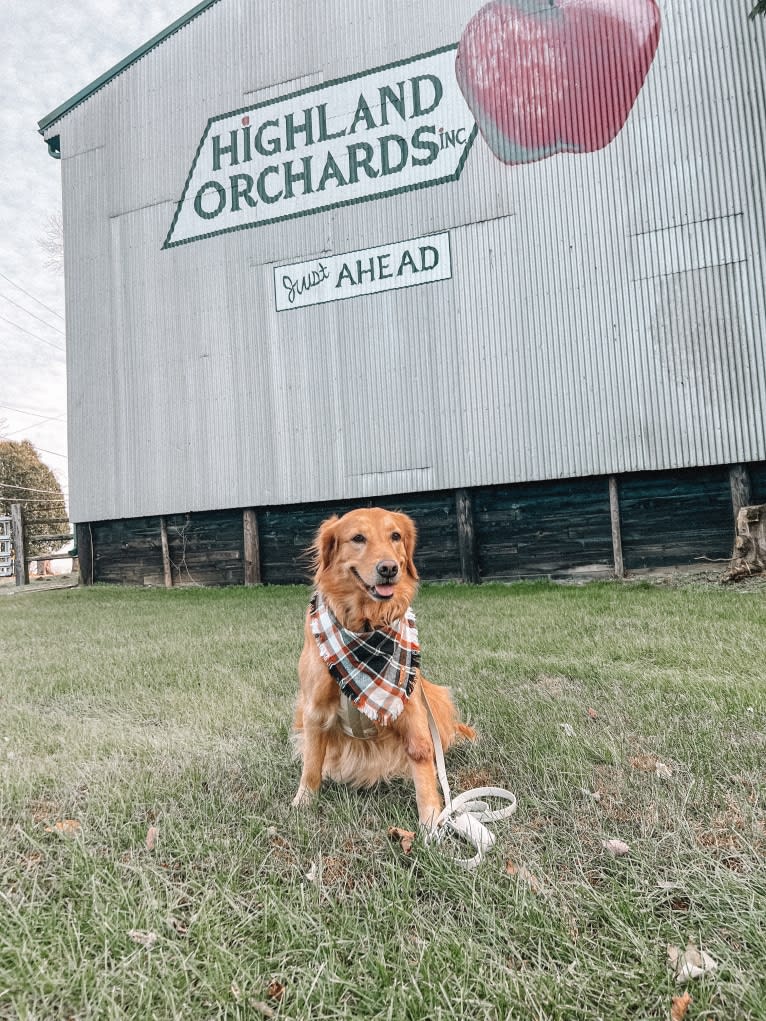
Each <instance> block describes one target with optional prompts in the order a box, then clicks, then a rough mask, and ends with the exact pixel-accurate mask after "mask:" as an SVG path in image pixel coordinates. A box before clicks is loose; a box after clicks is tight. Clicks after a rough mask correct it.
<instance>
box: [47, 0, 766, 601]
mask: <svg viewBox="0 0 766 1021" xmlns="http://www.w3.org/2000/svg"><path fill="white" fill-rule="evenodd" d="M747 9H748V3H746V2H745V0H742V2H733V3H727V4H719V3H708V4H700V3H699V0H598V2H595V0H592V2H588V3H579V4H572V3H571V2H570V0H555V2H554V0H551V2H550V3H548V2H546V3H542V2H541V3H540V4H536V3H534V2H532V3H530V2H529V0H511V2H510V3H508V2H506V3H502V4H501V3H497V2H490V3H488V4H485V5H482V0H451V2H450V3H448V4H445V3H443V2H442V0H418V2H417V3H415V2H414V0H381V2H380V3H377V4H375V5H374V8H373V7H372V6H368V5H364V4H352V3H349V2H348V0H326V2H324V3H321V4H316V3H315V4H309V3H306V2H305V0H283V2H282V3H280V4H279V5H267V6H265V5H263V4H261V3H255V2H254V0H206V2H202V3H200V4H198V5H197V7H195V8H194V9H193V10H192V11H190V12H189V14H188V15H186V16H185V17H183V18H181V19H180V20H179V21H177V22H176V23H175V24H173V25H171V26H170V27H169V28H168V29H167V30H166V31H165V32H163V33H161V34H160V35H158V36H157V37H155V38H154V39H152V40H150V41H149V42H147V44H146V45H145V46H143V47H142V48H141V49H140V50H138V51H136V52H135V53H132V54H130V55H129V56H127V57H126V58H125V60H123V61H122V62H121V63H120V64H119V65H117V66H116V67H114V68H113V69H111V70H110V71H108V72H107V73H106V74H104V75H103V76H102V77H101V78H99V79H98V80H97V81H95V82H93V83H92V84H91V85H89V86H87V87H86V88H84V89H83V90H82V91H81V92H80V93H78V94H77V95H76V96H74V97H72V98H71V99H70V100H68V101H67V102H65V103H63V104H62V105H61V106H60V107H58V108H57V109H56V110H54V111H53V112H52V113H50V114H49V115H48V116H46V117H45V118H43V120H42V121H41V122H40V130H41V133H42V135H43V137H44V139H45V141H46V142H47V145H48V148H49V150H50V152H51V154H52V155H53V156H55V157H57V158H58V159H60V161H61V174H62V189H63V212H64V230H65V257H66V258H65V264H66V271H65V272H66V298H67V359H68V379H69V397H68V403H69V452H70V496H71V506H70V513H71V516H72V519H73V520H74V521H75V522H76V523H77V530H78V548H79V552H80V557H81V565H82V571H83V573H84V577H85V580H86V581H91V580H96V581H115V582H125V583H135V584H158V583H159V584H161V583H162V582H163V578H164V579H165V582H166V583H167V582H173V583H184V582H190V581H191V582H196V583H203V584H222V583H235V584H236V583H243V582H244V583H253V582H258V581H264V582H269V583H273V582H294V581H303V580H304V579H305V564H304V562H303V561H302V559H301V553H302V551H303V549H304V548H305V546H306V545H307V544H308V543H309V542H310V540H311V537H312V534H313V532H314V529H315V528H316V526H317V524H318V523H319V522H320V521H321V520H322V519H323V518H324V517H326V516H327V515H328V514H330V513H334V512H337V511H342V510H345V509H348V508H350V507H352V506H358V505H360V504H368V503H381V504H385V505H389V506H394V507H397V508H399V509H402V510H405V511H407V512H408V513H410V514H411V515H412V516H413V518H414V519H415V521H416V523H417V525H418V528H419V533H420V548H419V566H420V570H421V574H422V575H423V577H425V578H432V579H446V578H462V579H464V580H468V581H477V580H480V579H488V578H518V577H534V576H563V575H573V574H577V573H578V572H581V573H587V574H591V575H592V574H596V575H598V574H602V575H605V576H608V575H611V574H613V573H615V572H616V573H618V574H620V573H622V571H623V570H628V571H631V570H637V569H640V568H647V567H657V566H661V565H667V564H682V563H690V562H695V561H698V560H703V559H705V558H707V559H710V560H716V559H720V558H724V557H727V556H728V555H729V554H730V552H731V546H732V539H733V527H734V525H733V522H734V513H735V512H736V510H737V509H738V507H739V506H740V505H742V504H743V503H748V502H764V501H766V430H765V429H764V421H766V352H765V351H764V338H765V337H766V308H765V305H766V297H765V296H766V291H765V289H764V283H763V281H764V268H765V267H766V143H765V142H764V139H766V89H765V88H764V71H763V68H764V67H765V66H766V19H759V20H756V21H751V20H748V18H747ZM583 12H584V13H583ZM587 18H590V21H586V20H583V19H587ZM504 19H505V20H504ZM578 19H580V20H579V21H578ZM598 19H601V21H599V20H598ZM615 26H616V27H615ZM588 89H591V91H592V95H591V96H590V98H588V97H587V96H586V93H587V91H588ZM555 104H558V106H556V109H555V110H554V106H555ZM546 131H547V132H548V133H549V135H550V137H547V136H546ZM557 150H561V151H557Z"/></svg>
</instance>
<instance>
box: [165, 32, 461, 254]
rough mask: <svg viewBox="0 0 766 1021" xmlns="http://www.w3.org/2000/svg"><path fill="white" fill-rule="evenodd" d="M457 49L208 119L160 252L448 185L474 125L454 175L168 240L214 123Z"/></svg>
mask: <svg viewBox="0 0 766 1021" xmlns="http://www.w3.org/2000/svg"><path fill="white" fill-rule="evenodd" d="M457 46H458V44H457V43H451V44H449V45H448V46H440V47H438V48H437V49H435V50H430V51H429V52H428V53H419V54H416V55H415V56H414V57H406V58H404V59H402V60H395V61H393V62H392V63H390V64H381V65H380V66H379V67H371V68H368V69H367V70H366V71H360V72H359V73H358V74H349V75H346V76H345V77H343V78H333V80H332V81H329V82H322V83H321V84H320V85H309V86H307V87H306V88H305V89H298V90H297V91H296V92H288V93H287V94H286V95H284V96H276V97H275V98H274V99H266V100H264V101H263V102H262V103H255V104H254V105H253V106H243V107H240V108H239V109H238V110H230V111H229V112H228V113H221V114H217V115H216V116H215V117H211V118H210V120H208V122H207V125H206V126H205V130H204V131H203V133H202V138H201V139H200V142H199V145H198V146H197V151H196V152H195V154H194V159H193V161H192V165H191V169H190V170H189V173H188V175H187V177H186V183H185V184H184V190H183V192H182V194H181V198H180V199H179V201H178V205H177V206H176V211H175V213H174V215H173V222H172V223H171V224H170V230H169V231H168V234H167V237H166V238H165V241H164V243H163V245H162V251H164V250H165V249H167V248H178V247H179V246H180V245H188V244H191V243H192V242H194V241H202V240H204V239H205V238H214V237H218V236H219V235H221V234H231V233H232V232H233V231H237V230H250V229H252V228H253V227H267V226H269V225H270V224H274V223H281V222H283V221H284V220H294V219H296V218H297V217H299V216H313V215H315V214H316V213H326V212H327V211H328V210H329V209H340V208H341V207H343V206H353V205H356V204H357V203H359V202H373V201H376V200H377V199H384V198H391V197H392V196H393V195H402V194H404V193H405V192H408V191H417V190H418V189H420V188H433V187H435V186H436V185H439V184H448V183H449V182H450V181H457V180H458V178H459V177H460V175H461V174H462V172H463V168H464V167H465V162H466V160H467V159H468V154H469V152H470V151H471V148H472V146H473V143H474V141H475V139H476V135H477V133H478V130H479V128H478V125H477V124H474V126H473V129H472V130H471V134H470V135H469V136H468V139H467V141H466V143H465V148H464V149H463V153H462V155H461V157H460V160H459V162H458V165H457V167H456V168H455V171H454V173H452V174H447V175H446V176H445V177H439V178H437V179H436V180H433V181H419V182H418V183H416V184H409V185H403V186H402V187H400V188H392V189H391V190H390V191H382V192H376V193H375V194H374V195H360V196H358V197H357V198H353V199H344V200H342V201H340V202H330V203H328V205H326V206H317V207H315V208H313V209H304V210H302V211H301V210H299V211H297V212H294V213H286V214H285V215H284V216H275V217H272V218H271V219H269V220H256V221H254V222H253V223H240V224H237V225H236V226H234V227H222V228H221V229H220V230H211V231H206V232H205V233H204V234H197V235H195V236H194V237H191V238H183V240H181V241H171V240H170V239H171V237H172V235H173V231H174V230H175V227H176V223H177V222H178V217H179V216H180V213H181V210H182V209H183V206H184V202H185V201H186V194H187V192H188V190H189V185H190V184H191V179H192V177H193V175H194V169H195V167H196V166H197V160H198V159H199V157H200V153H201V152H202V149H203V146H204V144H205V140H206V139H207V137H208V134H209V133H210V129H211V127H212V126H213V125H214V124H215V123H216V122H217V121H222V120H226V119H227V118H229V117H238V116H240V115H241V114H245V113H251V112H252V111H253V110H261V109H263V108H264V107H267V106H273V105H274V104H275V103H283V102H285V101H286V100H288V99H295V98H297V97H298V96H305V95H307V94H308V93H310V92H319V91H321V90H322V89H329V88H332V86H334V85H344V84H345V83H346V82H352V81H358V80H359V79H360V78H366V77H367V76H368V75H372V74H377V73H378V72H379V71H388V70H390V69H391V68H394V67H404V66H405V65H407V64H413V63H415V61H417V60H425V59H427V58H428V57H435V56H438V55H439V54H440V53H448V52H449V51H450V50H456V49H457Z"/></svg>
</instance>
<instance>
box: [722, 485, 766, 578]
mask: <svg viewBox="0 0 766 1021" xmlns="http://www.w3.org/2000/svg"><path fill="white" fill-rule="evenodd" d="M764 572H766V503H761V504H756V505H754V506H750V507H742V508H741V509H740V511H739V513H738V514H737V537H736V539H735V540H734V552H733V553H732V556H731V564H730V565H729V569H728V571H727V572H726V573H725V574H724V576H723V577H722V578H721V581H722V582H724V583H726V582H731V581H741V580H742V579H743V578H752V577H753V575H755V574H763V573H764Z"/></svg>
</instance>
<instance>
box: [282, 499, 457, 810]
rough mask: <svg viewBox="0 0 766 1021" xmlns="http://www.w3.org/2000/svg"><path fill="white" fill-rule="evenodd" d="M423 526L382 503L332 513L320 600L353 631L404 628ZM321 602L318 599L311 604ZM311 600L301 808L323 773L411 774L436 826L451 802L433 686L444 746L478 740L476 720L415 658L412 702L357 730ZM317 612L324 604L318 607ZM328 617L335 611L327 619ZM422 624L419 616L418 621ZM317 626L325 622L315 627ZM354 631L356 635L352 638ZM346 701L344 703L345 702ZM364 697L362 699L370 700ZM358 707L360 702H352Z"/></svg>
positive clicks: (319, 561) (356, 781) (320, 564)
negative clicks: (439, 767) (434, 734)
mask: <svg viewBox="0 0 766 1021" xmlns="http://www.w3.org/2000/svg"><path fill="white" fill-rule="evenodd" d="M415 537H416V533H415V525H414V524H413V522H412V521H411V519H410V518H409V517H407V515H406V514H398V513H394V512H392V511H388V510H383V509H381V508H372V509H364V510H353V511H350V512H349V513H348V514H344V515H343V517H341V518H338V517H332V518H329V519H328V520H327V521H325V522H324V523H323V524H322V525H321V526H320V528H319V531H318V533H317V536H316V540H315V542H314V545H313V546H312V548H311V552H312V553H313V555H314V586H315V593H316V595H315V601H314V602H316V600H317V598H318V599H320V600H321V601H322V602H323V604H324V606H325V607H326V608H327V609H329V611H330V613H331V616H332V618H334V620H335V622H336V623H337V624H339V625H340V626H341V628H344V629H347V631H346V632H344V633H347V632H354V633H366V634H369V633H370V632H375V635H376V636H377V635H380V633H381V629H388V632H387V633H390V630H391V629H392V628H396V627H398V626H401V624H400V622H401V621H402V618H404V617H405V616H406V615H407V613H408V610H409V607H410V606H411V603H412V600H413V598H414V596H415V592H416V591H417V583H418V574H417V571H416V569H415V564H414V561H413V553H414V550H415ZM312 607H314V603H312ZM312 607H309V611H308V613H307V615H306V625H305V641H304V645H303V652H302V653H301V657H300V661H299V665H298V674H299V679H300V692H299V695H298V703H297V707H296V712H295V744H296V749H297V752H298V755H299V756H301V757H302V759H303V769H302V772H301V778H300V784H299V786H298V792H297V794H296V795H295V798H294V799H293V805H294V806H301V805H304V804H306V803H308V802H309V801H310V800H311V798H312V796H313V795H314V794H315V793H316V792H317V791H318V790H319V786H320V784H321V782H322V778H323V777H329V778H330V779H333V780H336V781H339V782H342V783H348V784H350V785H352V786H356V787H368V786H371V785H372V784H374V783H375V782H376V781H378V780H382V779H386V778H390V777H395V776H405V777H406V776H411V777H412V779H413V780H414V782H415V795H416V800H417V807H418V818H419V820H420V823H421V824H422V825H423V826H425V827H427V828H430V827H431V826H432V824H433V822H434V820H435V819H436V817H437V816H438V815H439V813H440V811H441V809H442V802H441V797H440V794H439V791H438V788H437V780H436V771H435V762H434V746H433V741H432V740H431V734H430V731H429V726H428V717H427V712H426V707H425V704H424V700H423V696H422V694H421V693H424V694H425V695H426V696H427V698H428V703H429V705H430V707H431V711H432V713H433V716H434V720H435V722H436V726H437V728H438V730H439V735H440V737H441V741H442V745H443V746H444V748H445V750H446V749H447V748H448V747H449V746H450V745H451V744H452V743H453V741H454V740H455V738H456V737H458V736H462V737H466V738H469V739H471V740H473V738H474V737H475V736H476V735H475V732H474V731H473V730H472V728H471V727H468V726H466V725H465V724H464V723H461V722H459V720H458V718H457V712H456V710H455V706H454V705H453V702H452V699H451V697H450V693H449V691H448V690H447V688H444V687H441V686H439V685H436V684H431V683H430V682H429V681H427V680H426V679H425V677H423V675H422V674H421V673H420V670H419V667H418V663H419V658H418V659H416V660H415V662H414V664H413V665H412V667H411V672H410V674H409V676H410V680H411V681H412V680H413V679H414V687H413V688H412V690H411V693H410V695H409V697H406V696H405V698H404V699H403V701H404V707H403V709H401V708H400V711H399V714H398V715H396V717H395V718H387V717H385V714H384V716H383V718H382V719H379V720H368V716H369V713H368V714H367V715H365V716H364V717H363V722H364V725H365V728H366V730H367V731H368V732H371V736H367V735H365V736H355V735H356V734H358V733H359V732H360V731H359V729H358V724H359V722H360V720H362V717H361V716H360V714H359V713H358V711H357V720H356V724H357V726H356V727H354V728H353V729H352V728H349V726H348V720H347V719H346V721H345V724H346V725H345V727H344V718H343V714H344V711H348V703H347V702H346V700H345V699H344V698H342V697H341V696H342V693H341V688H340V681H336V680H335V679H334V678H333V676H332V675H331V673H330V670H329V669H328V667H327V665H326V663H325V660H324V659H323V658H322V655H321V654H320V641H319V639H318V637H317V632H316V630H315V629H314V630H312ZM314 614H315V615H316V611H315V609H314ZM328 619H329V618H328ZM413 623H414V621H413ZM315 627H316V625H315ZM352 637H353V636H352ZM343 703H345V706H344V704H343ZM358 704H360V705H361V704H362V703H361V702H360V703H358ZM351 712H354V709H353V708H352V709H351Z"/></svg>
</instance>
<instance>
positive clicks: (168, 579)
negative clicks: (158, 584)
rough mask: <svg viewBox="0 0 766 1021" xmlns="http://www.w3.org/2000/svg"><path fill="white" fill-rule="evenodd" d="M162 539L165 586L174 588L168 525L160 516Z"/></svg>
mask: <svg viewBox="0 0 766 1021" xmlns="http://www.w3.org/2000/svg"><path fill="white" fill-rule="evenodd" d="M160 540H161V542H162V573H163V575H164V577H165V588H173V572H172V570H171V568H170V547H169V545H168V526H167V522H166V521H165V519H164V518H163V517H161V518H160Z"/></svg>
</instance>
